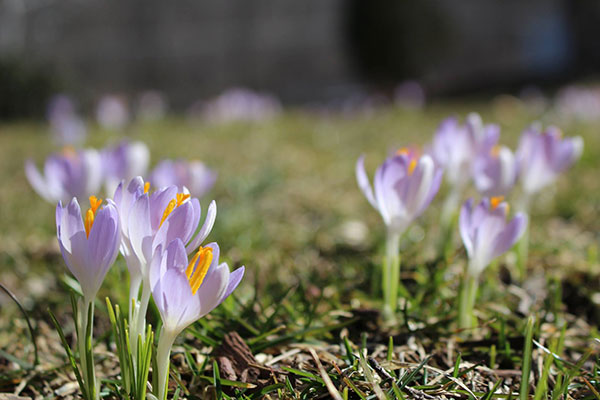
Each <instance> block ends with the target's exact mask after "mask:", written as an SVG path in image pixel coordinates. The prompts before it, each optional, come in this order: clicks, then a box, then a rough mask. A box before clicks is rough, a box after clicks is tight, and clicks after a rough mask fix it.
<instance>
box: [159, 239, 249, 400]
mask: <svg viewBox="0 0 600 400" xmlns="http://www.w3.org/2000/svg"><path fill="white" fill-rule="evenodd" d="M163 246H164V244H161V245H159V246H158V248H157V254H156V256H155V257H154V259H153V260H152V265H151V267H150V282H151V285H152V297H153V298H154V301H155V302H156V307H157V308H158V310H159V312H160V316H161V319H162V322H163V325H162V329H161V332H160V338H159V341H158V347H157V352H156V357H157V360H156V361H157V369H158V371H157V372H156V373H157V374H158V388H155V395H156V397H157V398H158V399H159V400H164V399H166V396H167V387H168V375H169V356H170V354H171V347H172V346H173V342H174V341H175V338H176V337H177V336H178V335H179V334H180V333H181V332H182V331H183V330H184V329H185V328H186V327H188V326H189V325H190V324H192V323H193V322H195V321H197V320H198V319H200V318H202V317H203V316H205V315H206V314H208V313H209V312H211V311H212V310H213V309H214V308H215V307H217V306H218V305H219V304H221V303H222V302H223V301H224V300H225V299H226V298H227V297H228V296H229V295H230V294H231V293H232V292H233V291H234V290H235V288H236V287H237V286H238V285H239V283H240V281H241V280H242V277H243V276H244V267H243V266H242V267H240V268H238V269H236V270H235V271H233V272H231V273H230V272H229V266H228V265H227V263H219V246H217V244H216V243H209V244H208V245H206V246H205V247H200V248H199V249H198V251H197V252H196V254H195V255H194V256H193V257H192V258H191V260H189V262H188V251H187V250H186V248H185V245H184V242H182V241H181V240H180V239H175V240H174V241H172V242H170V243H169V245H168V246H167V247H166V249H165V250H163V249H164V247H163Z"/></svg>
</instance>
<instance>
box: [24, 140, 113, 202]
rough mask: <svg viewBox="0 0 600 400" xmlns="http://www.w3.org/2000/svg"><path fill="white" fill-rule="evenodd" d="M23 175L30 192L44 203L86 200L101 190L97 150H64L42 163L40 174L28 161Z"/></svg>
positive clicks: (68, 148) (100, 168)
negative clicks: (43, 200) (44, 201)
mask: <svg viewBox="0 0 600 400" xmlns="http://www.w3.org/2000/svg"><path fill="white" fill-rule="evenodd" d="M25 175H26V176H27V179H28V180H29V183H30V184H31V186H32V187H33V189H34V190H35V191H36V192H37V194H39V195H40V196H41V197H42V198H44V199H45V200H46V201H48V202H50V203H53V204H56V203H57V202H58V201H62V202H63V203H67V202H69V201H70V200H71V199H72V198H73V197H77V198H80V199H82V198H87V197H88V196H91V195H92V194H93V193H97V192H98V191H99V190H100V185H101V184H102V163H101V159H100V155H99V154H98V152H97V151H96V150H92V149H87V150H78V151H77V150H74V149H73V148H70V147H66V148H65V149H64V150H63V152H62V154H53V155H51V156H50V157H48V158H47V159H46V162H45V163H44V171H43V174H42V173H40V172H39V171H38V169H37V168H36V166H35V164H34V163H33V161H31V160H27V161H26V162H25Z"/></svg>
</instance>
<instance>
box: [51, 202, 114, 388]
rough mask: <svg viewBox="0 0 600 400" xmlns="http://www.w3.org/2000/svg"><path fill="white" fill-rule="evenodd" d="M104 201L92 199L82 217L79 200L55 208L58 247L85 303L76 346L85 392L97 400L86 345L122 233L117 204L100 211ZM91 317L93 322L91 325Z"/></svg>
mask: <svg viewBox="0 0 600 400" xmlns="http://www.w3.org/2000/svg"><path fill="white" fill-rule="evenodd" d="M101 204H102V200H101V199H97V198H96V197H95V196H90V209H89V210H87V212H86V213H85V217H84V218H83V219H82V217H81V209H80V208H79V203H78V202H77V199H75V198H73V199H72V200H71V202H70V203H69V204H68V205H67V206H66V207H64V208H63V206H62V203H61V202H59V203H58V206H57V207H56V231H57V236H58V244H59V246H60V250H61V253H62V256H63V258H64V260H65V263H66V264H67V268H69V270H70V271H71V273H72V274H73V276H75V278H76V279H77V281H78V282H79V284H80V285H81V292H82V293H83V303H82V302H81V301H79V306H78V307H77V318H76V325H77V342H78V346H79V357H80V365H81V368H82V369H83V372H82V376H83V378H82V379H83V384H84V387H85V388H84V387H82V390H85V392H86V393H87V396H85V397H87V398H90V399H98V398H99V395H98V390H97V389H98V386H97V380H96V374H95V371H94V360H93V352H92V351H91V350H90V348H89V347H88V346H87V345H86V343H92V332H93V329H92V330H89V331H88V330H87V327H88V325H91V326H93V316H94V313H93V308H94V298H95V297H96V293H98V289H100V285H101V284H102V282H103V281H104V277H105V276H106V273H107V272H108V270H109V268H110V267H111V266H112V265H113V263H114V262H115V259H116V257H117V254H118V252H119V244H120V241H121V240H120V236H121V231H120V227H119V215H118V213H117V209H116V207H115V205H114V203H113V202H112V201H111V200H108V204H107V205H106V206H104V207H102V208H100V206H101ZM89 316H91V318H92V320H91V321H88V318H89Z"/></svg>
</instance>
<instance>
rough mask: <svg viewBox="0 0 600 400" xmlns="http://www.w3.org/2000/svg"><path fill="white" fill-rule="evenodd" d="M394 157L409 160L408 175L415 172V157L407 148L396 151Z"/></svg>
mask: <svg viewBox="0 0 600 400" xmlns="http://www.w3.org/2000/svg"><path fill="white" fill-rule="evenodd" d="M396 155H398V156H406V157H408V158H409V159H410V163H409V164H408V175H409V176H410V175H412V174H413V172H415V168H417V157H416V155H415V152H412V151H411V150H410V149H409V148H408V147H400V148H399V149H398V150H396Z"/></svg>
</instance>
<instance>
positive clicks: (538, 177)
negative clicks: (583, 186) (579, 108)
mask: <svg viewBox="0 0 600 400" xmlns="http://www.w3.org/2000/svg"><path fill="white" fill-rule="evenodd" d="M582 152H583V139H582V138H581V137H579V136H576V137H570V138H563V137H562V132H561V131H560V129H558V128H556V127H548V128H547V129H546V130H545V131H543V132H542V129H541V126H540V125H539V124H534V125H532V126H531V127H530V128H528V129H526V130H525V131H524V132H523V134H522V135H521V140H520V141H519V147H518V149H517V153H516V157H517V162H518V164H519V181H520V183H521V189H522V191H521V198H520V200H519V202H518V203H517V209H518V210H519V211H522V212H524V213H529V207H530V204H531V200H532V198H533V197H534V196H535V194H536V193H538V192H540V191H541V190H542V189H544V188H545V187H547V186H548V185H551V184H552V183H554V181H555V180H556V178H557V177H558V175H559V174H560V173H562V172H563V171H565V170H566V169H567V168H569V167H570V166H571V165H572V164H573V163H574V162H575V161H576V160H577V159H578V158H579V157H580V156H581V153H582ZM528 253H529V231H527V232H526V233H525V235H523V239H522V240H521V241H520V242H519V249H518V253H517V254H518V262H517V265H518V267H519V272H520V274H521V278H524V277H525V270H526V264H527V257H528Z"/></svg>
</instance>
